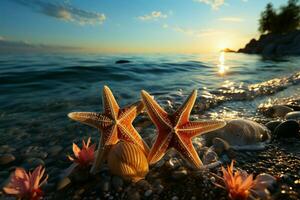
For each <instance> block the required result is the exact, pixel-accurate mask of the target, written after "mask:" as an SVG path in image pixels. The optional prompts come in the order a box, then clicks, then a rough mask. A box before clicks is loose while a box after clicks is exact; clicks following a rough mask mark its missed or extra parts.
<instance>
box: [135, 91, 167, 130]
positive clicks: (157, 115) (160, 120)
mask: <svg viewBox="0 0 300 200" xmlns="http://www.w3.org/2000/svg"><path fill="white" fill-rule="evenodd" d="M141 94H142V100H143V103H144V106H145V108H146V111H147V113H148V115H149V117H150V119H151V120H152V122H153V123H154V124H155V126H156V127H157V128H158V129H160V128H163V127H169V128H172V123H171V122H170V120H169V118H168V113H167V112H166V111H164V110H163V109H162V108H161V107H160V106H159V105H158V103H157V102H156V101H155V100H154V99H153V98H152V97H151V96H150V95H149V94H148V93H147V92H146V91H144V90H142V92H141Z"/></svg>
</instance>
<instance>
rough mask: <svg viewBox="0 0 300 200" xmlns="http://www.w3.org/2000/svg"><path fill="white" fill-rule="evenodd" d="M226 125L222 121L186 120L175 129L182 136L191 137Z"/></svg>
mask: <svg viewBox="0 0 300 200" xmlns="http://www.w3.org/2000/svg"><path fill="white" fill-rule="evenodd" d="M225 125H226V122H224V121H217V120H211V121H196V122H188V123H185V124H184V125H182V126H181V127H179V128H178V129H177V131H178V133H179V134H181V135H183V136H184V137H188V138H193V137H195V136H197V135H201V134H204V133H207V132H211V131H214V130H217V129H219V128H222V127H224V126H225Z"/></svg>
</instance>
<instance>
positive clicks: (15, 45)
mask: <svg viewBox="0 0 300 200" xmlns="http://www.w3.org/2000/svg"><path fill="white" fill-rule="evenodd" d="M76 50H80V48H78V47H71V46H62V45H47V44H31V43H30V42H28V41H15V40H7V39H5V38H3V37H2V39H0V53H10V52H64V51H76Z"/></svg>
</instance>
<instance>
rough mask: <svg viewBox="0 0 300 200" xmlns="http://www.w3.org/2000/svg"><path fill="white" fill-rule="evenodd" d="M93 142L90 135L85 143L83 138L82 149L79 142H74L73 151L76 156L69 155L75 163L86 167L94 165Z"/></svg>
mask: <svg viewBox="0 0 300 200" xmlns="http://www.w3.org/2000/svg"><path fill="white" fill-rule="evenodd" d="M90 144H91V138H90V137H89V138H88V140H87V142H86V143H85V141H84V140H82V149H80V148H79V147H78V146H77V144H75V143H73V153H74V158H73V157H71V156H68V158H69V160H71V161H73V162H74V163H77V164H78V166H80V167H82V168H85V167H88V166H89V165H92V164H93V162H94V158H95V155H94V153H95V144H92V145H90Z"/></svg>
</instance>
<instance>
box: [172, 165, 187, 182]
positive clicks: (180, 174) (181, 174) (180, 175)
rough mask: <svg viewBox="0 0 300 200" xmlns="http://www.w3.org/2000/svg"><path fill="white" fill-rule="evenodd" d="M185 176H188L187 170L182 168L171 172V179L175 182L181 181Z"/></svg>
mask: <svg viewBox="0 0 300 200" xmlns="http://www.w3.org/2000/svg"><path fill="white" fill-rule="evenodd" d="M187 174H188V172H187V170H186V169H184V168H183V169H180V170H176V171H174V172H172V178H173V179H175V180H178V179H182V178H184V177H186V176H187Z"/></svg>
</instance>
